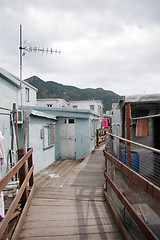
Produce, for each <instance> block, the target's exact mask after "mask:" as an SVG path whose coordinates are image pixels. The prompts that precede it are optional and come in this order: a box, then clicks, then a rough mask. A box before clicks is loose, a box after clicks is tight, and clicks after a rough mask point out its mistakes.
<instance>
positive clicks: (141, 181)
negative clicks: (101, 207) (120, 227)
mask: <svg viewBox="0 0 160 240" xmlns="http://www.w3.org/2000/svg"><path fill="white" fill-rule="evenodd" d="M159 153H160V150H158V149H154V148H151V147H147V146H145V145H143V144H139V143H136V142H133V141H130V140H127V139H124V138H121V137H118V136H116V135H113V134H108V136H107V138H106V146H105V161H106V170H105V172H104V176H105V179H106V190H105V197H106V200H107V202H108V203H109V204H110V206H113V209H114V210H113V211H115V212H116V213H115V215H116V216H118V218H116V221H118V224H119V220H117V219H120V220H121V221H122V222H123V224H124V226H125V229H126V230H127V231H128V232H129V234H130V235H131V236H132V237H133V239H138V240H139V239H159V238H160V203H159V202H160V188H159V178H160V175H159V173H160V168H159V165H158V164H159V160H158V161H157V159H159V158H158V157H159ZM123 234H124V239H127V238H126V237H125V236H126V234H125V233H124V231H123Z"/></svg>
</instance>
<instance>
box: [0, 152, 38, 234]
mask: <svg viewBox="0 0 160 240" xmlns="http://www.w3.org/2000/svg"><path fill="white" fill-rule="evenodd" d="M32 152H33V149H32V148H30V149H28V152H27V153H26V154H25V151H24V148H20V149H18V163H17V164H16V165H15V166H14V167H13V168H12V169H11V170H10V171H9V172H8V173H7V174H6V175H5V176H4V177H3V178H2V179H1V180H0V192H1V191H3V189H4V188H5V186H6V185H7V184H8V183H9V182H10V180H11V179H12V178H13V176H15V175H16V174H18V176H19V185H20V188H19V191H18V194H17V195H16V197H15V198H14V200H13V201H12V203H11V205H10V207H9V209H8V211H7V212H6V215H5V218H4V219H3V220H2V221H1V222H0V239H1V238H2V236H3V234H4V232H5V230H6V228H7V226H8V224H9V222H10V220H11V219H12V218H13V216H14V212H15V209H16V207H17V205H18V203H19V202H20V203H21V209H22V211H21V215H20V218H19V222H18V224H17V227H16V229H15V232H14V234H13V236H12V239H17V235H18V233H19V231H20V228H21V223H20V222H22V220H23V218H24V216H25V214H26V211H27V208H28V206H29V202H30V200H31V197H32V195H33V192H34V189H35V184H34V181H33V169H34V166H33V159H32ZM27 162H28V164H26V163H27ZM27 166H28V167H27ZM28 185H29V187H30V188H31V191H30V193H29V194H28V189H27V187H28Z"/></svg>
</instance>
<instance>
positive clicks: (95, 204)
mask: <svg viewBox="0 0 160 240" xmlns="http://www.w3.org/2000/svg"><path fill="white" fill-rule="evenodd" d="M103 171H104V157H103V153H102V148H99V149H96V150H94V151H93V153H92V154H91V155H90V156H88V157H87V158H86V159H85V160H84V161H83V162H80V161H76V160H65V161H55V162H54V163H53V164H52V165H50V166H49V167H48V168H46V169H45V170H43V171H41V172H40V173H39V174H38V175H37V176H36V185H37V188H36V192H35V194H34V197H33V199H32V201H31V206H30V208H29V211H28V213H27V216H26V218H25V222H24V224H23V227H22V230H21V232H20V235H19V239H24V240H38V239H40V240H41V239H44V240H45V239H47V240H51V239H52V240H55V239H56V240H64V239H65V240H69V239H76V240H90V239H92V240H94V239H95V240H99V239H101V240H103V239H107V240H108V239H109V240H111V239H115V240H119V239H122V237H121V235H120V233H119V231H118V228H117V226H116V224H115V222H114V220H113V218H112V215H111V213H110V211H109V208H108V207H107V205H106V202H105V201H104V197H103V185H104V177H103Z"/></svg>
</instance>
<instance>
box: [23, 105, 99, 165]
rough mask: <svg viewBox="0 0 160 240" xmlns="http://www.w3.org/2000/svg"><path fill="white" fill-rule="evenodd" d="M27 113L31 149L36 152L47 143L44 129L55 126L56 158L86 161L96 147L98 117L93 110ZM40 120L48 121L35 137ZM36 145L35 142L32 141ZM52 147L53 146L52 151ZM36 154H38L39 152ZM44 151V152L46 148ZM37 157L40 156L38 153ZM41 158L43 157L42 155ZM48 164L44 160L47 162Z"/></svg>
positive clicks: (45, 109)
mask: <svg viewBox="0 0 160 240" xmlns="http://www.w3.org/2000/svg"><path fill="white" fill-rule="evenodd" d="M24 111H25V112H26V113H28V114H29V116H30V123H29V137H28V147H31V145H32V147H33V148H34V150H35V149H37V146H36V145H37V144H38V145H39V146H41V149H42V148H43V144H42V142H45V140H44V138H46V132H47V130H46V132H45V131H44V129H45V125H47V126H49V125H50V124H54V129H55V130H54V131H55V132H54V144H53V145H54V150H55V158H54V157H53V155H52V158H53V160H54V159H57V158H62V159H64V158H65V159H66V158H67V159H77V160H79V159H83V158H85V157H86V156H88V154H90V153H91V151H92V150H93V149H94V148H95V146H96V129H97V124H98V118H97V115H95V114H94V113H92V112H91V111H90V110H76V109H65V108H61V109H59V108H55V109H53V108H45V107H43V108H42V107H32V108H30V107H24ZM37 117H39V118H40V117H41V118H48V119H47V120H45V121H46V122H47V124H46V123H44V122H43V121H38V122H39V124H40V125H39V129H38V128H37V133H35V132H34V131H35V127H34V124H36V126H37V120H38V119H37ZM34 138H36V139H35V141H33V139H34ZM52 147H53V146H51V148H52ZM36 151H37V150H36ZM43 151H45V149H44V148H43ZM35 154H36V155H37V156H38V153H35ZM41 156H42V155H41ZM44 161H45V159H44Z"/></svg>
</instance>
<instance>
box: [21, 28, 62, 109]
mask: <svg viewBox="0 0 160 240" xmlns="http://www.w3.org/2000/svg"><path fill="white" fill-rule="evenodd" d="M19 50H20V89H21V90H20V93H21V109H23V106H22V100H23V99H22V56H23V51H27V52H41V53H51V54H52V53H55V54H57V53H59V54H60V53H61V50H57V49H55V50H53V49H52V48H50V49H48V48H46V49H45V48H40V47H26V46H24V47H23V46H22V25H20V46H19Z"/></svg>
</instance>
